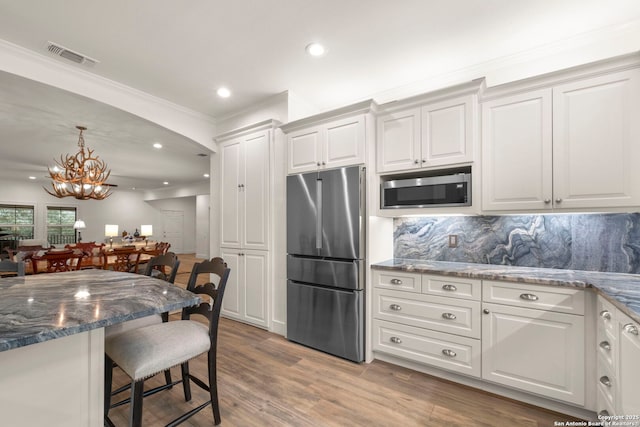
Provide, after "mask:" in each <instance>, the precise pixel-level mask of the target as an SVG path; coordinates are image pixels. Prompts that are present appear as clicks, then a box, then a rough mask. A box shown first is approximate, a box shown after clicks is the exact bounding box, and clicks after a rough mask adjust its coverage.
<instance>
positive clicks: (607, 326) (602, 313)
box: [596, 296, 616, 337]
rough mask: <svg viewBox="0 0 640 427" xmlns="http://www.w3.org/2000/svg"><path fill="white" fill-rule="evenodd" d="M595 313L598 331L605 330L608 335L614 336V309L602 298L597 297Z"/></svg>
mask: <svg viewBox="0 0 640 427" xmlns="http://www.w3.org/2000/svg"><path fill="white" fill-rule="evenodd" d="M596 307H597V308H596V312H597V313H598V331H600V330H601V329H602V330H605V331H607V332H608V333H609V334H610V335H612V336H614V337H615V336H616V318H615V313H616V308H615V307H614V306H613V304H611V303H610V302H609V301H607V300H605V299H604V298H603V297H601V296H598V300H597V302H596Z"/></svg>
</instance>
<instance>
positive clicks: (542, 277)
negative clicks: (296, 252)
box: [371, 258, 640, 323]
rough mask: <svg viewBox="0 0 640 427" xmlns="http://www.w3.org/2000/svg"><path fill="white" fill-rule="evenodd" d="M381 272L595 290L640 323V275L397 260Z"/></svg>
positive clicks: (380, 265)
mask: <svg viewBox="0 0 640 427" xmlns="http://www.w3.org/2000/svg"><path fill="white" fill-rule="evenodd" d="M371 267H372V268H374V269H379V270H396V271H406V272H412V273H426V274H441V275H446V276H458V277H469V278H475V279H483V280H503V281H511V282H521V283H530V284H534V285H550V286H570V287H576V288H593V289H594V290H596V292H598V293H599V294H600V295H602V296H604V297H605V298H606V299H607V300H609V301H611V302H612V303H613V304H614V305H615V306H616V307H618V308H619V309H620V310H621V311H622V312H623V313H625V314H627V315H628V316H629V317H631V318H632V319H633V320H635V321H636V322H639V323H640V275H638V274H625V273H606V272H599V271H582V270H563V269H558V268H534V267H515V266H509V265H492V264H474V263H466V262H447V261H427V260H416V259H403V258H394V259H391V260H387V261H383V262H379V263H375V264H373V265H372V266H371Z"/></svg>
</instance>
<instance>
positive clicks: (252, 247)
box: [216, 121, 276, 329]
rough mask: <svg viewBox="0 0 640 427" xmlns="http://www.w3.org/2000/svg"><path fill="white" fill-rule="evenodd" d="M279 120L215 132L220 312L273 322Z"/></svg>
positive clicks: (257, 321)
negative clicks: (274, 153)
mask: <svg viewBox="0 0 640 427" xmlns="http://www.w3.org/2000/svg"><path fill="white" fill-rule="evenodd" d="M275 126H276V122H274V121H267V122H261V123H259V124H257V125H254V126H252V127H247V128H242V129H240V130H237V131H233V132H229V133H227V134H224V135H221V136H219V137H217V138H216V141H217V142H218V143H219V146H220V153H221V172H220V203H221V205H220V256H222V257H223V258H224V260H225V261H226V262H227V264H228V265H229V268H230V269H231V272H232V273H231V276H230V277H229V281H228V282H227V289H226V291H225V295H224V300H223V303H222V315H223V316H225V317H229V318H232V319H235V320H239V321H242V322H246V323H250V324H252V325H255V326H259V327H262V328H266V329H268V328H269V300H270V289H271V283H270V277H271V274H270V272H271V258H272V253H271V245H270V231H269V224H270V222H269V221H270V211H271V188H270V187H271V185H270V182H271V181H270V153H271V145H272V142H273V133H274V131H273V129H274V127H275Z"/></svg>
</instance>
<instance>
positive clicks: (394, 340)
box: [389, 337, 402, 344]
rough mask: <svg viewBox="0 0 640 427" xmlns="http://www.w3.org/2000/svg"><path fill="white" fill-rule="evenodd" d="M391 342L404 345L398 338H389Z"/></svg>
mask: <svg viewBox="0 0 640 427" xmlns="http://www.w3.org/2000/svg"><path fill="white" fill-rule="evenodd" d="M389 341H391V342H392V343H394V344H402V340H401V339H400V338H398V337H391V338H389Z"/></svg>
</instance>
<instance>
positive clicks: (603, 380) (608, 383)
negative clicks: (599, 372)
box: [600, 375, 611, 387]
mask: <svg viewBox="0 0 640 427" xmlns="http://www.w3.org/2000/svg"><path fill="white" fill-rule="evenodd" d="M600 382H601V383H602V384H603V385H606V386H607V387H611V380H610V379H609V377H608V376H606V375H603V376H601V377H600Z"/></svg>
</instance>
